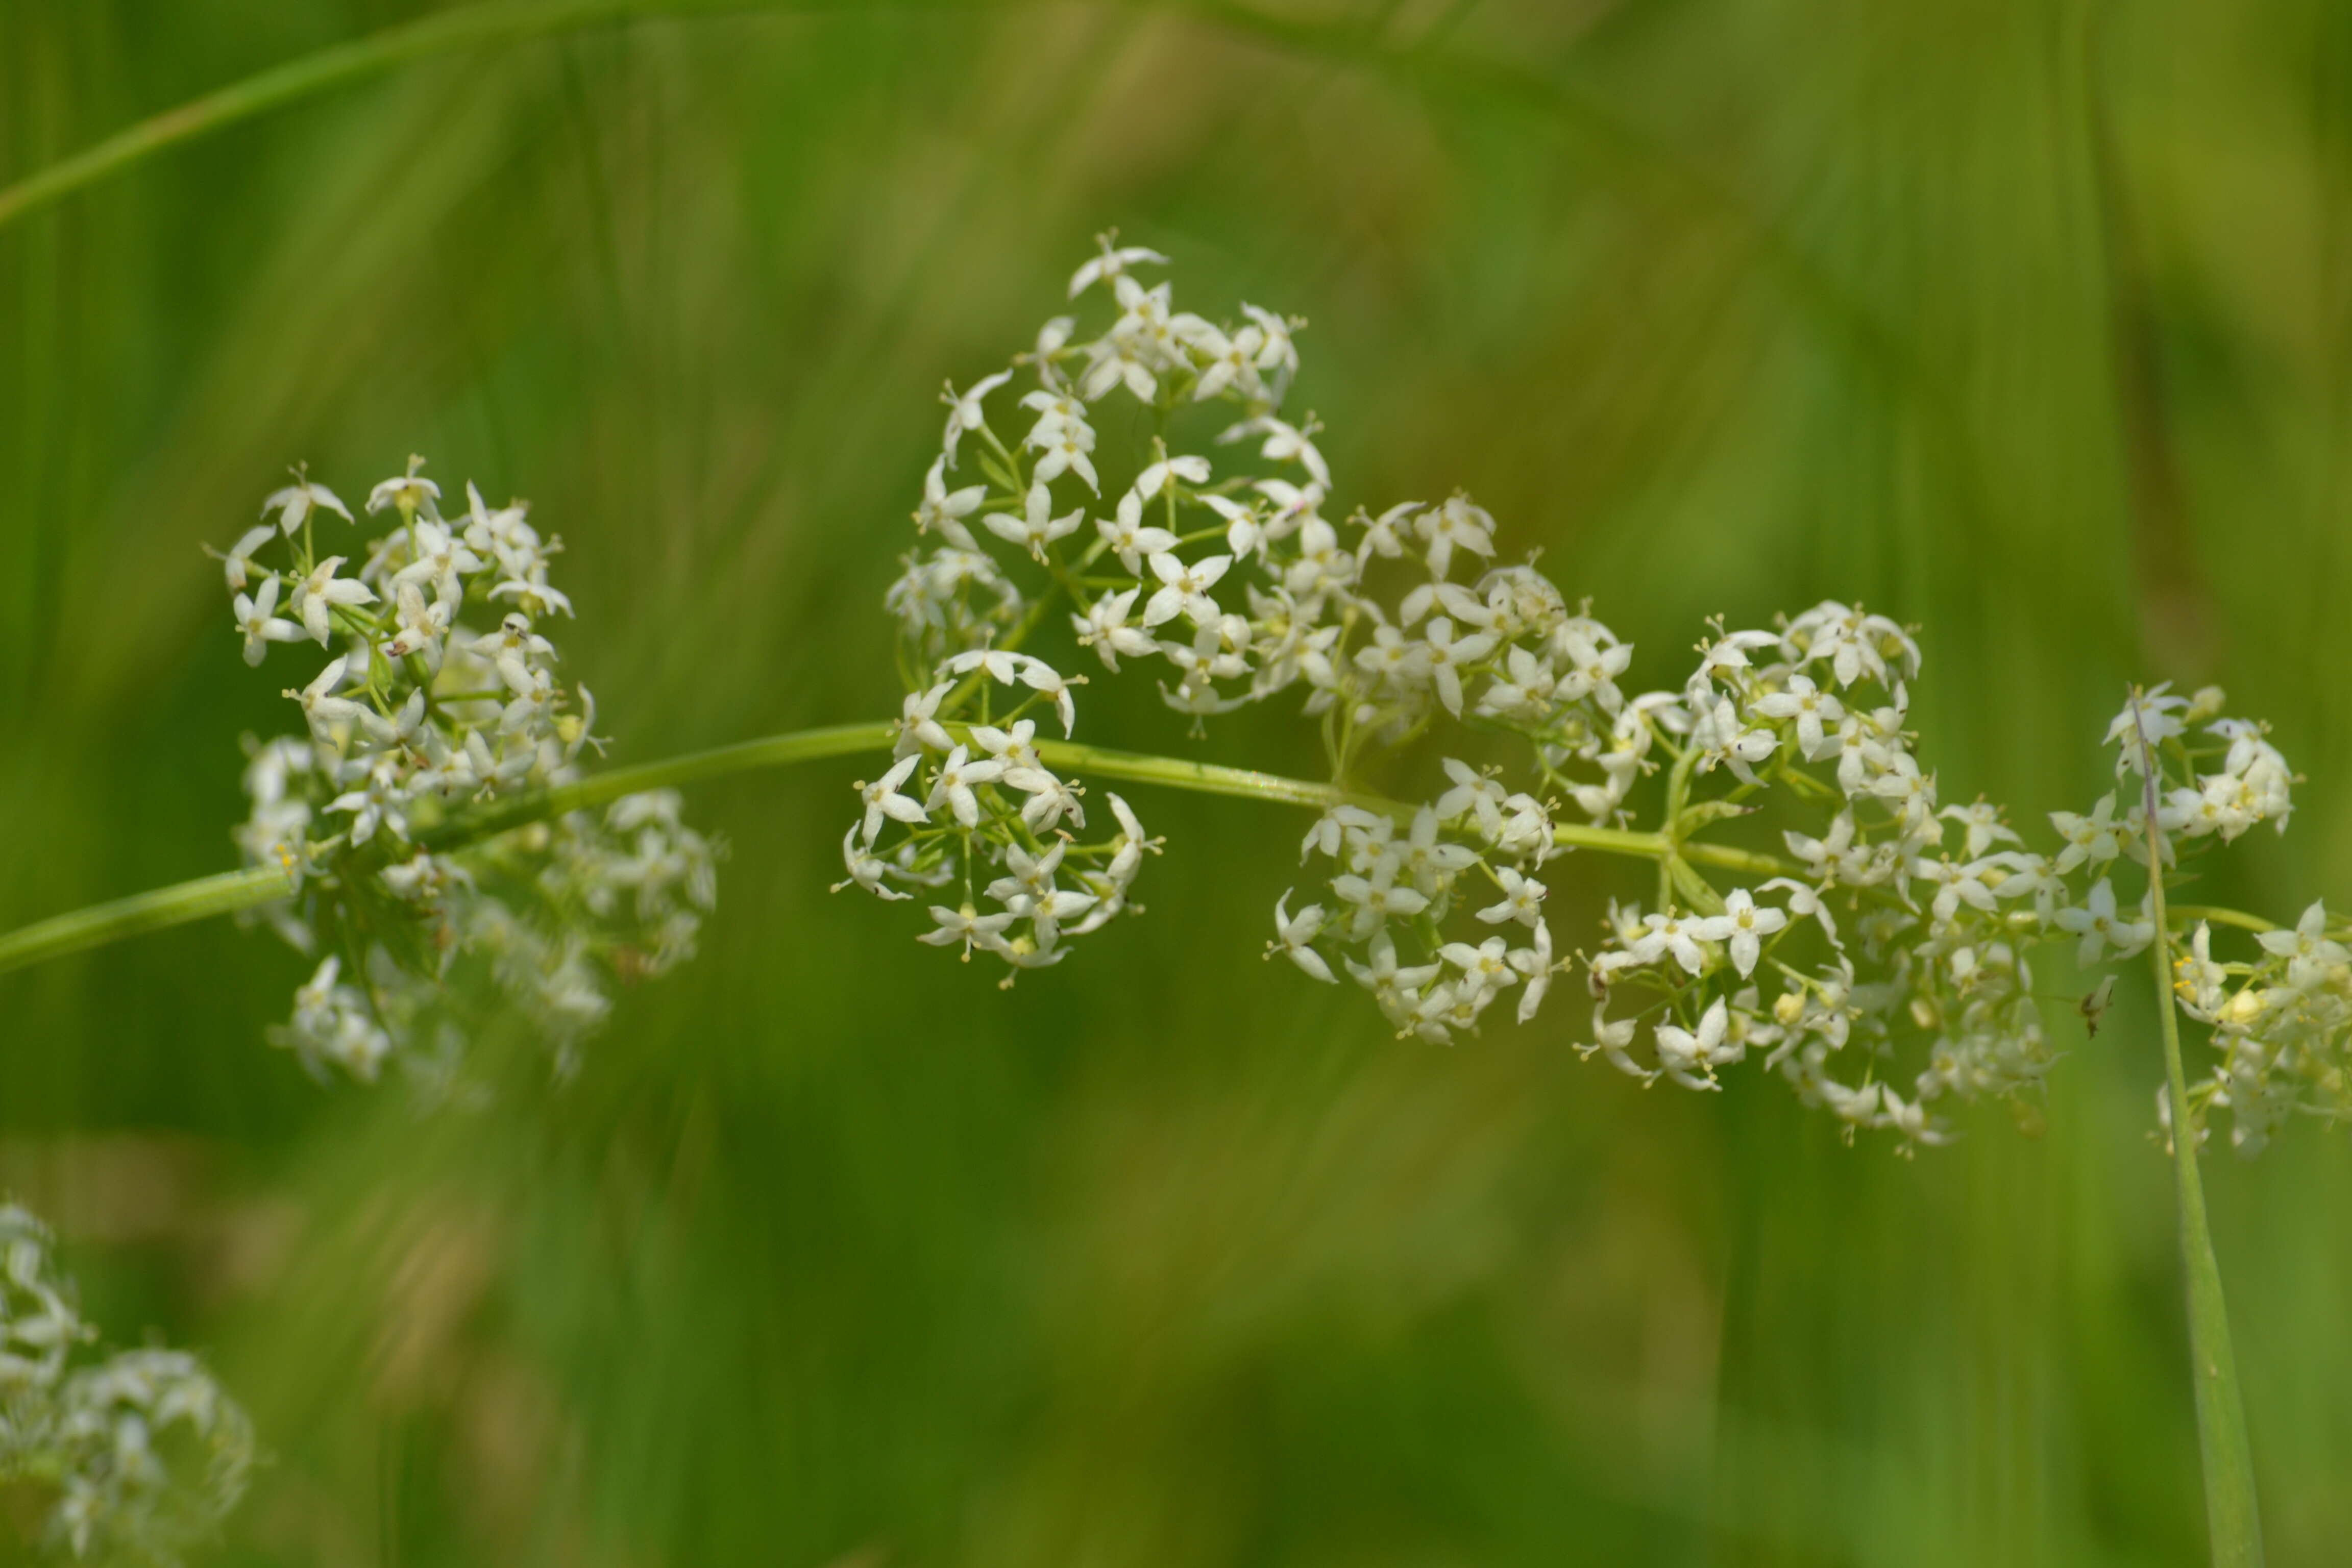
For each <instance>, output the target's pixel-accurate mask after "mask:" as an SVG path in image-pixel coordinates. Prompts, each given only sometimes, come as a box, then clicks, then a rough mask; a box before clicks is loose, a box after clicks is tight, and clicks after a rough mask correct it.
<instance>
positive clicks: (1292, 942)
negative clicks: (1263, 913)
mask: <svg viewBox="0 0 2352 1568" xmlns="http://www.w3.org/2000/svg"><path fill="white" fill-rule="evenodd" d="M1291 891H1292V889H1287V888H1286V889H1283V892H1282V897H1280V898H1279V899H1276V900H1275V901H1274V931H1275V940H1274V941H1272V942H1268V943H1266V944H1265V953H1266V956H1267V957H1268V958H1271V957H1273V956H1274V955H1275V954H1276V953H1277V952H1278V953H1281V954H1282V955H1283V956H1284V957H1286V958H1287V959H1289V960H1290V962H1291V963H1295V964H1297V965H1298V967H1299V968H1301V969H1303V970H1305V971H1306V972H1307V973H1308V974H1309V975H1311V976H1312V977H1313V978H1315V979H1317V980H1321V981H1327V982H1328V983H1330V984H1339V981H1338V977H1337V976H1335V975H1334V974H1333V973H1331V966H1330V964H1328V963H1326V962H1324V958H1323V955H1322V954H1321V953H1319V952H1316V951H1315V949H1314V948H1312V947H1311V946H1309V945H1307V944H1308V943H1310V942H1313V941H1314V940H1315V938H1316V935H1317V933H1318V932H1319V931H1322V929H1323V921H1324V914H1323V906H1322V905H1320V904H1309V905H1307V907H1306V908H1305V909H1303V910H1299V911H1298V912H1297V914H1295V915H1294V914H1292V913H1291V912H1290V911H1289V909H1288V905H1289V903H1290V894H1291Z"/></svg>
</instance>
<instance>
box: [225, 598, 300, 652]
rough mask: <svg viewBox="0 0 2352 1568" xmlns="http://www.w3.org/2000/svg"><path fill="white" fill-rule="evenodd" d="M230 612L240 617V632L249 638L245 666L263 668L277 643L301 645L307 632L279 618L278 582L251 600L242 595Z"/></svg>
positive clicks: (237, 623)
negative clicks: (271, 648) (270, 645)
mask: <svg viewBox="0 0 2352 1568" xmlns="http://www.w3.org/2000/svg"><path fill="white" fill-rule="evenodd" d="M230 608H231V609H232V610H233V611H234V612H235V613H236V629H237V632H238V634H239V635H240V636H242V637H244V638H245V662H246V663H247V664H259V663H260V662H261V660H262V656H263V655H264V654H266V653H268V651H269V647H268V645H269V644H271V643H274V642H300V641H301V640H302V637H303V632H302V628H301V627H300V626H296V625H295V624H294V623H293V622H291V621H281V620H279V619H278V579H277V578H275V577H272V578H270V579H269V580H268V582H266V583H264V584H262V585H261V592H260V593H258V594H257V595H254V596H253V597H251V598H247V597H246V596H245V595H243V594H239V595H237V596H236V600H235V602H234V603H233V604H232V605H230Z"/></svg>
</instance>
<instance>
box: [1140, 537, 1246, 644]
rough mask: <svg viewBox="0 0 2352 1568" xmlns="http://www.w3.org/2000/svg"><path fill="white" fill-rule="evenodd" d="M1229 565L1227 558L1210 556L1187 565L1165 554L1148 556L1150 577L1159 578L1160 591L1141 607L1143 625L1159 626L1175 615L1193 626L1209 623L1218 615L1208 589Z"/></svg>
mask: <svg viewBox="0 0 2352 1568" xmlns="http://www.w3.org/2000/svg"><path fill="white" fill-rule="evenodd" d="M1233 563H1234V560H1233V557H1232V556H1230V555H1211V556H1208V557H1205V558H1204V559H1202V560H1199V561H1195V562H1192V563H1190V564H1189V565H1188V564H1186V563H1184V562H1183V561H1181V560H1180V559H1178V558H1177V557H1176V556H1175V555H1174V554H1172V553H1170V552H1165V551H1163V552H1160V554H1157V555H1154V556H1152V557H1151V559H1150V566H1151V574H1152V575H1153V576H1155V577H1157V578H1159V579H1160V588H1159V591H1158V592H1157V593H1155V594H1153V595H1151V598H1150V601H1149V602H1148V603H1147V604H1145V605H1144V606H1143V624H1144V625H1145V626H1162V625H1165V624H1166V623H1167V622H1169V621H1172V620H1174V619H1175V618H1176V617H1177V616H1186V617H1187V618H1189V619H1190V620H1191V621H1192V624H1193V625H1194V626H1209V625H1212V624H1213V623H1214V622H1215V621H1216V619H1217V616H1218V615H1219V614H1220V612H1219V610H1218V609H1217V602H1216V601H1215V600H1214V599H1212V598H1211V597H1209V590H1210V589H1212V588H1213V587H1215V586H1216V585H1217V581H1218V579H1219V578H1222V577H1223V575H1224V574H1225V572H1226V570H1227V569H1228V568H1229V567H1231V566H1232V565H1233Z"/></svg>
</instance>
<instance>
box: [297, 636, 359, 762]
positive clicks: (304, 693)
mask: <svg viewBox="0 0 2352 1568" xmlns="http://www.w3.org/2000/svg"><path fill="white" fill-rule="evenodd" d="M348 657H349V656H347V655H343V654H338V655H336V656H335V657H334V658H331V659H329V660H328V661H327V668H324V669H322V670H320V672H319V676H318V679H315V680H313V681H311V682H310V685H308V686H306V687H304V688H303V689H301V690H299V691H289V692H287V693H286V695H287V696H288V697H289V698H292V699H293V700H295V701H297V702H299V703H300V704H301V705H302V717H303V718H305V719H306V720H308V721H310V734H311V737H312V738H313V739H314V740H316V741H317V742H319V743H320V745H322V746H331V745H333V744H334V743H335V742H334V726H335V725H337V724H348V723H352V722H353V721H356V720H357V719H358V718H359V717H360V715H361V714H362V713H364V712H366V711H367V710H366V708H365V707H364V706H362V704H360V703H357V702H354V701H352V700H351V699H349V698H347V697H337V696H334V695H333V692H334V689H335V688H336V687H337V686H339V685H341V684H342V679H343V669H344V666H345V664H346V663H347V662H348Z"/></svg>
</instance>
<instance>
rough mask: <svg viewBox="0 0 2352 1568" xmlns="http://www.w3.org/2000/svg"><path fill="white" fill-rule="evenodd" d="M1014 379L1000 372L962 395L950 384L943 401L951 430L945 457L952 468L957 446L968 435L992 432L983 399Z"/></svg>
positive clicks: (979, 381) (943, 442)
mask: <svg viewBox="0 0 2352 1568" xmlns="http://www.w3.org/2000/svg"><path fill="white" fill-rule="evenodd" d="M1012 379H1013V373H1012V372H1011V371H1009V370H1000V371H998V372H997V373H996V374H994V375H984V376H982V377H981V378H980V379H979V380H978V381H975V382H973V383H972V384H971V386H970V387H968V388H966V389H965V390H964V391H962V392H961V393H960V392H958V391H956V389H955V383H954V382H950V383H948V389H947V391H946V393H944V394H943V395H941V396H940V402H942V403H944V404H946V405H948V427H947V434H946V436H945V437H943V438H942V441H941V446H942V447H943V448H944V450H943V452H942V454H941V455H942V456H944V457H945V458H947V460H948V467H949V468H954V467H955V466H956V444H957V443H958V442H960V441H961V440H962V439H963V437H964V432H966V431H968V430H985V429H987V428H988V416H987V414H986V412H985V411H983V410H982V407H981V399H982V398H984V397H986V396H987V395H989V394H990V393H992V392H994V391H995V390H996V389H997V388H998V387H1000V386H1003V384H1005V383H1006V382H1008V381H1011V380H1012Z"/></svg>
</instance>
